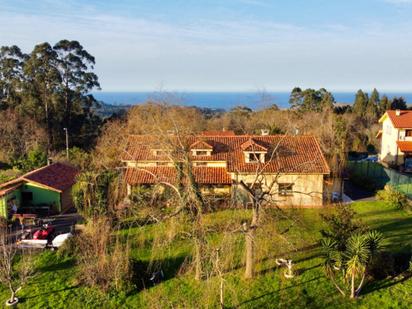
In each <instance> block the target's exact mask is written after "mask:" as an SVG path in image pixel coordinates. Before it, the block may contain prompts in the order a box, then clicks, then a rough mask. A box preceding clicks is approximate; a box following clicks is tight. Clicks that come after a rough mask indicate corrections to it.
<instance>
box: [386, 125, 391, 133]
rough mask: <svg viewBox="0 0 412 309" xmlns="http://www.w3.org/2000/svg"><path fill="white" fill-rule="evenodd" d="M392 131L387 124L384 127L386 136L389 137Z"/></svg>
mask: <svg viewBox="0 0 412 309" xmlns="http://www.w3.org/2000/svg"><path fill="white" fill-rule="evenodd" d="M391 131H392V126H391V125H390V124H389V123H388V124H387V125H386V134H388V135H391V133H392V132H391Z"/></svg>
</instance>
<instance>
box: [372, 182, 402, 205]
mask: <svg viewBox="0 0 412 309" xmlns="http://www.w3.org/2000/svg"><path fill="white" fill-rule="evenodd" d="M376 197H377V199H378V200H381V201H384V202H386V203H387V204H388V205H390V206H393V207H396V208H398V209H406V208H409V201H408V197H407V196H406V195H405V194H404V193H402V192H400V191H398V190H396V189H395V188H394V187H393V186H390V185H386V186H385V188H384V189H383V190H379V191H378V192H377V194H376Z"/></svg>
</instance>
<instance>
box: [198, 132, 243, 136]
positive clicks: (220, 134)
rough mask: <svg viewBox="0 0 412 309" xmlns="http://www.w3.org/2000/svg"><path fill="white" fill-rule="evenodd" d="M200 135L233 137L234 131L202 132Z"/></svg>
mask: <svg viewBox="0 0 412 309" xmlns="http://www.w3.org/2000/svg"><path fill="white" fill-rule="evenodd" d="M200 135H203V136H234V135H235V132H234V131H203V132H202V133H201V134H200Z"/></svg>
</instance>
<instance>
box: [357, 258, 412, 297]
mask: <svg viewBox="0 0 412 309" xmlns="http://www.w3.org/2000/svg"><path fill="white" fill-rule="evenodd" d="M382 254H384V256H385V259H384V260H383V262H380V263H379V264H378V265H377V267H375V269H373V268H372V269H371V270H370V274H371V275H372V276H373V278H375V280H374V281H373V282H371V283H369V284H367V285H365V287H364V288H363V289H362V293H361V294H362V295H366V294H369V293H372V292H374V291H378V290H381V289H386V288H389V287H391V286H394V285H397V284H399V283H402V282H404V281H406V280H408V279H410V278H411V277H412V273H411V272H410V271H409V262H410V260H411V254H410V252H399V253H394V254H393V253H388V252H383V253H382Z"/></svg>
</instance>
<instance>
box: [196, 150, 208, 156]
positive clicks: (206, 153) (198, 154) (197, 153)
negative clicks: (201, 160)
mask: <svg viewBox="0 0 412 309" xmlns="http://www.w3.org/2000/svg"><path fill="white" fill-rule="evenodd" d="M208 155H209V151H207V150H195V156H208Z"/></svg>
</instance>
